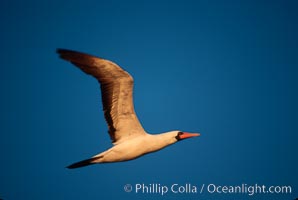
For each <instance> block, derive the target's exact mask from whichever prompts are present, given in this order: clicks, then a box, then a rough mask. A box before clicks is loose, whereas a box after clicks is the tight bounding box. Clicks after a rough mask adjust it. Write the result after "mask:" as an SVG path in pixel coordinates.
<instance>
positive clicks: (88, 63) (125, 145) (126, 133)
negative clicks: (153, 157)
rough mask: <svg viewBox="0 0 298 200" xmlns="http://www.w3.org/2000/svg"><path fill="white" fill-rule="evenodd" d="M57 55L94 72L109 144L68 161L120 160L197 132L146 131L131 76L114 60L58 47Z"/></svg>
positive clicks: (150, 150) (87, 163) (155, 149)
mask: <svg viewBox="0 0 298 200" xmlns="http://www.w3.org/2000/svg"><path fill="white" fill-rule="evenodd" d="M57 52H58V53H59V54H60V57H61V58H63V59H65V60H67V61H70V62H71V63H73V64H74V65H76V66H78V67H79V68H80V69H81V70H82V71H84V72H85V73H87V74H90V75H92V76H94V77H95V78H96V79H97V80H98V81H99V83H100V85H101V95H102V103H103V111H104V115H105V119H106V121H107V124H108V127H109V134H110V137H111V139H112V143H113V145H114V146H113V147H111V148H110V149H108V150H106V151H104V152H102V153H100V154H97V155H95V156H94V157H92V158H90V159H87V160H83V161H80V162H77V163H74V164H72V165H70V166H69V167H68V168H77V167H83V166H87V165H90V164H95V163H109V162H121V161H127V160H132V159H135V158H138V157H140V156H142V155H145V154H147V153H151V152H154V151H158V150H160V149H162V148H164V147H166V146H169V145H171V144H174V143H175V142H177V141H180V140H182V139H185V138H190V137H194V136H198V135H199V134H191V133H186V132H181V131H171V132H167V133H162V134H154V135H152V134H148V133H146V131H145V130H144V129H143V127H142V125H141V124H140V122H139V120H138V118H137V116H136V114H135V111H134V106H133V78H132V77H131V76H130V75H129V73H127V72H126V71H124V70H123V69H122V68H120V67H119V66H118V65H116V64H115V63H113V62H111V61H108V60H104V59H101V58H97V57H94V56H91V55H87V54H84V53H80V52H76V51H71V50H65V49H58V50H57Z"/></svg>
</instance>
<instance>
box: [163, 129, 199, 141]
mask: <svg viewBox="0 0 298 200" xmlns="http://www.w3.org/2000/svg"><path fill="white" fill-rule="evenodd" d="M196 136H200V134H199V133H187V132H182V131H170V132H167V133H164V134H161V137H162V138H164V140H167V141H168V143H170V144H173V143H176V142H178V141H181V140H184V139H187V138H192V137H196Z"/></svg>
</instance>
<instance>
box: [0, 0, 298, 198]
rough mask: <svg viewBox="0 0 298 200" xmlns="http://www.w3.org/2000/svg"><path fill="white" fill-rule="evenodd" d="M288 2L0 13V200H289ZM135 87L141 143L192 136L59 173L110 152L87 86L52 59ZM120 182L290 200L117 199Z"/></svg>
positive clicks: (294, 32)
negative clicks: (118, 72)
mask: <svg viewBox="0 0 298 200" xmlns="http://www.w3.org/2000/svg"><path fill="white" fill-rule="evenodd" d="M297 8H298V7H297V1H262V0H261V1H260V0H256V1H248V0H247V1H246V0H245V1H229V0H228V1H207V0H202V1H190V0H183V1H165V0H162V1H157V0H150V1H133V0H128V1H120V0H119V1H113V0H106V1H100V0H98V1H95V0H94V1H89V0H72V1H70V0H69V1H68V0H67V1H60V0H59V1H58V0H51V1H37V0H36V1H34V0H27V1H20V0H17V1H1V3H0V10H1V12H0V22H1V33H0V34H1V73H0V74H1V75H0V76H1V79H0V89H1V98H0V110H1V115H0V117H1V119H0V123H1V128H0V130H1V134H0V155H1V165H0V198H2V199H4V200H12V199H28V200H29V199H30V200H40V199H44V200H48V199H87V200H88V199H116V198H117V199H121V200H124V199H176V198H179V199H206V200H207V199H255V198H257V199H291V200H292V199H295V198H297V197H298V182H297V179H298V170H297V163H298V156H297V147H296V146H297V140H298V136H297V133H298V131H297V124H298V119H297V113H298V110H297V102H298V99H297V91H298V90H297V89H298V88H297V86H298V79H297V75H298V73H297V67H298V26H297V24H298V12H297ZM58 47H60V48H69V49H74V50H78V51H83V52H87V53H91V54H94V55H98V56H100V57H103V58H106V59H110V60H112V61H114V62H116V63H118V64H119V65H120V66H122V67H123V68H124V69H126V70H127V71H129V72H130V73H131V75H132V76H134V79H135V93H134V99H135V108H136V111H137V114H138V116H139V118H140V120H141V121H142V124H143V126H144V128H145V129H146V130H147V131H148V132H150V133H159V132H165V131H169V130H176V129H179V130H183V131H189V132H200V133H201V134H202V136H201V137H200V138H195V139H191V140H187V141H183V142H180V143H178V144H175V145H173V146H171V147H168V148H166V149H164V150H162V151H160V152H157V153H154V154H151V155H147V156H144V157H142V158H140V159H137V160H134V161H130V162H125V163H116V164H106V165H95V166H90V167H86V168H81V169H77V170H68V169H66V168H65V166H67V165H69V164H71V163H72V162H75V161H79V160H81V159H85V158H88V157H90V156H92V155H94V154H96V153H99V152H100V151H103V150H105V149H107V148H109V147H110V145H111V144H110V140H109V137H108V134H107V127H106V124H105V121H104V118H103V114H102V112H101V109H102V106H101V102H100V91H99V86H98V84H97V82H96V80H95V79H93V78H91V77H90V76H87V75H85V74H84V73H82V72H81V71H80V70H78V69H77V68H75V67H74V66H72V65H70V64H69V63H67V62H64V61H63V60H60V59H59V58H58V56H57V55H56V53H55V50H56V48H58ZM127 183H130V184H132V185H134V184H136V183H145V184H150V183H151V184H152V183H160V184H164V185H171V184H173V183H178V184H181V185H183V184H185V183H191V184H193V185H201V184H203V183H204V184H210V183H214V184H217V185H240V184H242V183H246V184H252V185H253V184H256V183H257V184H265V185H267V186H270V185H290V186H292V194H275V195H269V194H262V195H260V194H259V195H256V196H254V197H250V196H248V195H247V194H246V195H245V194H242V195H239V194H238V195H237V194H233V195H228V194H221V195H220V194H218V195H216V194H208V193H203V194H180V195H173V194H168V195H166V196H163V197H161V196H160V195H158V194H155V195H154V194H135V193H134V192H132V193H125V192H124V190H123V186H124V185H125V184H127Z"/></svg>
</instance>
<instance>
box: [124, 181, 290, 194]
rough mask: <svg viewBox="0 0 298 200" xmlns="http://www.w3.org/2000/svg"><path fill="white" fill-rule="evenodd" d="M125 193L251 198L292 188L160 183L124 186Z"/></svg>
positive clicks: (288, 191) (283, 191) (243, 184)
mask: <svg viewBox="0 0 298 200" xmlns="http://www.w3.org/2000/svg"><path fill="white" fill-rule="evenodd" d="M124 191H125V192H131V193H135V194H157V195H166V194H169V193H172V194H203V193H209V194H244V195H249V196H253V195H255V194H291V193H292V187H291V186H289V185H282V186H266V185H263V184H252V185H249V184H245V183H242V184H239V185H217V184H212V183H210V184H191V183H185V184H178V183H173V184H170V185H166V184H161V183H150V184H145V183H136V184H126V185H125V186H124Z"/></svg>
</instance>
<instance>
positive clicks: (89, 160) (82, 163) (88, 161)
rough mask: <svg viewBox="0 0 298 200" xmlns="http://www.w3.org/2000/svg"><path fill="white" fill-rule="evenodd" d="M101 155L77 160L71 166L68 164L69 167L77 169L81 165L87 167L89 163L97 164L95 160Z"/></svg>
mask: <svg viewBox="0 0 298 200" xmlns="http://www.w3.org/2000/svg"><path fill="white" fill-rule="evenodd" d="M99 158H101V157H94V158H89V159H86V160H82V161H80V162H76V163H73V164H71V165H69V166H67V168H68V169H75V168H79V167H86V166H88V165H93V164H96V163H95V162H93V161H95V160H97V159H99Z"/></svg>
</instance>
